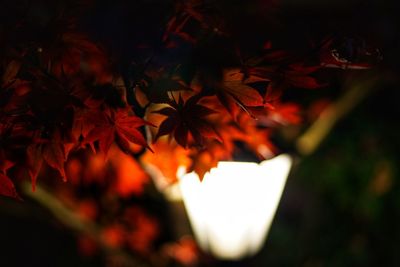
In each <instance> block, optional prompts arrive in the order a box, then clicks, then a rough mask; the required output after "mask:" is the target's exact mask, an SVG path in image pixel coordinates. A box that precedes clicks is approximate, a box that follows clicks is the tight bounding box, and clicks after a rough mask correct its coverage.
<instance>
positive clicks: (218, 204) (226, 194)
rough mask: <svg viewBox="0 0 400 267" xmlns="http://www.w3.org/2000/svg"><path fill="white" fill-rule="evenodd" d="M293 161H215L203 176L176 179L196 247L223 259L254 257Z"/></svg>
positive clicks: (286, 159) (262, 241) (272, 215)
mask: <svg viewBox="0 0 400 267" xmlns="http://www.w3.org/2000/svg"><path fill="white" fill-rule="evenodd" d="M291 163H292V160H291V158H290V157H289V156H288V155H280V156H277V157H275V158H273V159H270V160H266V161H263V162H261V163H260V164H257V163H250V162H219V163H218V166H217V167H216V168H213V169H211V171H210V172H209V173H207V174H206V175H205V176H204V179H203V181H200V180H199V177H198V176H197V174H195V173H189V174H185V175H182V176H181V179H180V188H181V192H182V196H183V200H184V203H185V207H186V210H187V213H188V216H189V219H190V222H191V225H192V228H193V231H194V234H195V237H196V239H197V241H198V243H199V245H200V247H201V248H202V249H203V250H205V251H209V252H211V253H212V254H213V255H215V256H216V257H219V258H222V259H239V258H242V257H245V256H248V255H253V254H255V253H256V252H257V251H258V250H259V249H260V248H261V246H262V245H263V243H264V240H265V238H266V235H267V233H268V230H269V228H270V226H271V223H272V220H273V217H274V215H275V211H276V209H277V206H278V203H279V200H280V197H281V195H282V191H283V188H284V185H285V182H286V178H287V175H288V173H289V170H290V166H291Z"/></svg>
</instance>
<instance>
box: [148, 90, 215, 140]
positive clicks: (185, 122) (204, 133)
mask: <svg viewBox="0 0 400 267" xmlns="http://www.w3.org/2000/svg"><path fill="white" fill-rule="evenodd" d="M200 98H201V96H200V95H195V96H192V97H191V98H189V99H188V100H187V101H186V102H184V101H183V99H182V97H181V95H179V101H178V102H176V101H175V100H174V101H171V103H170V106H169V107H165V108H162V109H160V110H158V111H154V112H155V113H159V114H162V115H164V116H168V118H166V119H165V120H164V121H163V122H162V123H161V125H160V126H159V129H158V132H157V135H156V136H155V141H157V139H158V138H159V137H160V136H163V135H166V134H173V135H174V138H175V140H176V142H177V143H178V144H179V145H181V146H183V147H185V148H186V147H187V146H188V144H189V143H190V142H191V141H192V140H191V139H193V141H194V143H195V144H196V145H199V146H202V145H203V144H204V141H205V139H206V138H213V139H216V140H221V139H220V137H219V135H218V133H217V132H216V131H215V129H214V127H213V126H212V124H211V123H210V122H209V121H207V120H206V118H205V117H207V116H209V115H212V114H215V113H216V111H214V110H211V109H209V108H207V107H205V106H202V105H200V104H198V103H197V102H198V101H199V100H200Z"/></svg>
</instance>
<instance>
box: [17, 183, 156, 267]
mask: <svg viewBox="0 0 400 267" xmlns="http://www.w3.org/2000/svg"><path fill="white" fill-rule="evenodd" d="M21 189H22V191H23V192H24V193H25V195H27V196H29V197H30V198H32V199H34V200H36V201H37V202H38V203H39V204H40V205H41V206H42V207H44V208H46V209H47V210H49V211H50V212H51V213H52V214H53V215H54V217H55V218H57V219H58V221H60V222H61V223H62V224H64V225H65V226H66V227H68V228H70V229H71V230H73V231H75V232H77V233H80V234H85V235H88V236H90V237H91V238H92V239H93V240H94V241H95V242H96V243H97V245H98V246H99V247H100V248H101V249H102V250H103V251H104V252H105V253H106V254H108V255H112V256H116V257H117V258H118V260H119V263H120V264H121V265H119V266H126V267H151V266H152V265H150V264H149V263H146V262H144V261H142V260H139V259H137V258H134V257H133V256H132V255H130V254H128V253H126V252H125V251H123V250H121V249H118V248H112V247H110V246H109V245H108V244H107V243H105V242H104V240H103V239H102V238H101V232H100V229H101V227H99V226H98V225H96V224H95V223H93V222H91V221H87V220H83V219H82V218H81V217H80V216H78V215H77V214H76V213H75V212H74V211H72V210H70V209H68V208H67V207H66V206H65V205H64V204H63V203H62V202H61V201H60V200H59V199H57V198H55V197H54V196H53V195H52V194H50V193H49V192H47V190H45V189H44V188H42V187H41V186H39V185H36V190H35V192H33V191H32V187H31V184H30V183H29V182H24V183H22V185H21Z"/></svg>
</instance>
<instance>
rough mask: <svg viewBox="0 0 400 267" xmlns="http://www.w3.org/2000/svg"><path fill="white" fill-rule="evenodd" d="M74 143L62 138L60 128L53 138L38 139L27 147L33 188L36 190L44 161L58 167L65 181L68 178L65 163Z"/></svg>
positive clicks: (55, 167) (29, 172)
mask: <svg viewBox="0 0 400 267" xmlns="http://www.w3.org/2000/svg"><path fill="white" fill-rule="evenodd" d="M72 145H73V144H71V143H69V142H68V141H66V140H64V139H63V138H62V136H61V133H60V131H59V130H56V131H55V132H54V134H53V136H52V139H51V140H37V143H33V144H31V145H29V146H28V147H27V150H26V157H27V165H28V174H29V176H30V178H31V181H32V190H35V186H36V180H37V176H38V174H39V172H40V169H41V168H42V165H43V161H44V162H46V163H47V164H48V165H49V166H50V167H52V168H54V169H56V170H57V171H58V172H59V173H60V175H61V177H62V179H63V180H64V181H66V180H67V176H66V174H65V169H64V164H65V162H66V160H67V158H68V154H69V152H70V150H71V148H72Z"/></svg>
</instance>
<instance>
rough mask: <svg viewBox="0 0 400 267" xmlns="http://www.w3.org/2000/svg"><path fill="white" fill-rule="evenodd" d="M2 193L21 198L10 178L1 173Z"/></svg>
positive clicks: (0, 193)
mask: <svg viewBox="0 0 400 267" xmlns="http://www.w3.org/2000/svg"><path fill="white" fill-rule="evenodd" d="M0 195H3V196H7V197H12V198H16V199H21V198H20V196H19V195H18V193H17V190H15V187H14V184H13V182H12V181H11V179H10V178H8V177H7V176H6V175H4V174H2V173H0Z"/></svg>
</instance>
